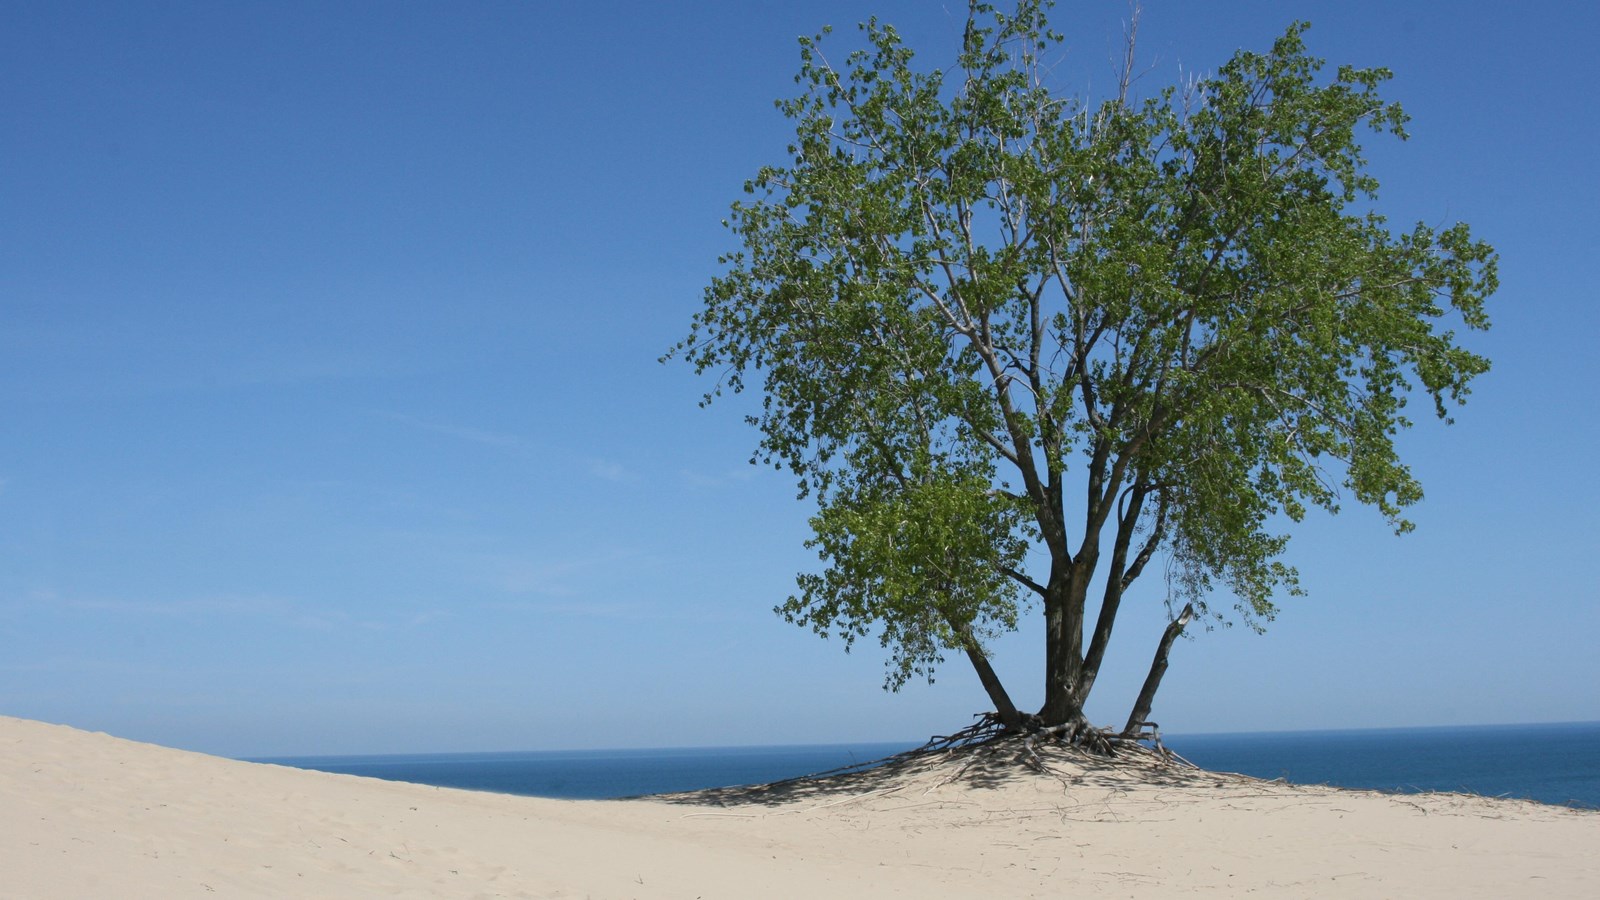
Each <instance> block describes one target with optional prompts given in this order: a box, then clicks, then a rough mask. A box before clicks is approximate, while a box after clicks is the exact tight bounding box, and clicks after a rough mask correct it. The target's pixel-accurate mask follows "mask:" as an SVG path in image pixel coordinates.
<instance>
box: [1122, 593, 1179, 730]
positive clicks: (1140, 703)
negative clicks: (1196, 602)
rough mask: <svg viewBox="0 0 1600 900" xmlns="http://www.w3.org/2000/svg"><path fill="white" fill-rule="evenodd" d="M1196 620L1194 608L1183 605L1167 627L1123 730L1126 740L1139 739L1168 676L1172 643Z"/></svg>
mask: <svg viewBox="0 0 1600 900" xmlns="http://www.w3.org/2000/svg"><path fill="white" fill-rule="evenodd" d="M1192 618H1194V606H1193V605H1191V604H1188V603H1185V604H1184V605H1183V612H1181V613H1179V614H1178V617H1177V618H1176V619H1173V620H1172V622H1171V623H1170V624H1168V625H1167V630H1166V631H1164V632H1162V634H1161V643H1160V644H1158V645H1157V646H1156V658H1155V659H1154V660H1152V661H1151V663H1150V674H1149V675H1147V676H1145V679H1144V687H1143V688H1140V689H1139V699H1138V700H1137V701H1135V702H1134V704H1133V712H1132V714H1130V715H1129V716H1128V724H1127V726H1126V727H1124V728H1123V729H1122V736H1123V737H1125V738H1132V737H1137V736H1138V734H1139V730H1140V729H1141V728H1143V727H1144V726H1145V724H1146V723H1147V722H1148V721H1149V717H1150V708H1151V706H1152V705H1153V704H1154V703H1155V702H1156V690H1157V689H1158V688H1160V687H1161V676H1163V675H1165V674H1167V654H1168V653H1170V652H1172V642H1173V641H1175V640H1177V639H1178V635H1180V634H1183V628H1184V626H1185V625H1188V624H1189V620H1190V619H1192Z"/></svg>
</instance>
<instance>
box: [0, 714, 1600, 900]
mask: <svg viewBox="0 0 1600 900" xmlns="http://www.w3.org/2000/svg"><path fill="white" fill-rule="evenodd" d="M1051 764H1052V767H1053V768H1054V769H1055V774H1053V775H1039V774H1034V773H1028V772H1022V771H1019V770H1018V769H1017V768H1016V767H1011V766H994V767H990V766H987V765H984V764H977V765H972V766H969V767H967V768H966V769H965V770H962V769H961V768H960V765H959V764H958V763H956V762H953V761H949V760H945V761H940V760H929V761H927V762H924V763H919V764H917V765H913V766H909V767H906V768H904V769H902V770H900V771H896V772H890V773H880V774H871V775H869V776H866V777H861V778H858V779H856V780H854V781H851V782H847V783H845V784H833V785H822V786H805V787H800V788H796V789H792V790H790V791H789V792H788V793H786V794H782V795H781V796H773V795H772V794H771V793H767V794H762V793H759V792H758V793H756V794H753V795H752V794H748V793H746V794H743V795H737V796H723V797H721V798H718V797H716V796H710V797H707V796H704V795H702V796H701V797H700V798H698V802H668V801H666V800H630V801H566V800H543V799H534V798H525V797H511V796H502V795H496V794H483V793H474V792H470V791H456V790H448V789H442V788H431V787H423V786H418V785H408V784H396V783H391V782H384V781H376V780H372V779H366V778H356V777H351V776H345V775H328V774H323V773H318V772H305V771H300V770H296V769H287V768H281V767H277V766H266V765H257V764H253V763H243V762H235V761H231V760H225V759H219V758H216V757H210V756H204V755H201V754H197V753H188V752H183V751H179V750H169V749H165V748H162V747H156V746H152V745H149V744H139V743H134V742H131V741H124V740H119V739H117V738H113V737H108V736H106V735H103V734H90V733H87V732H83V731H78V730H75V729H72V728H66V727H63V726H59V725H46V724H42V723H39V722H31V721H27V720H23V719H13V718H6V717H0V897H4V898H6V900H23V898H51V900H55V898H74V900H76V898H161V900H167V898H184V897H307V898H319V897H327V898H357V897H450V898H474V897H594V898H634V897H637V898H696V897H700V898H766V897H772V898H782V897H795V898H800V897H804V898H827V900H843V898H852V897H862V898H869V897H870V898H880V897H885V898H887V897H907V898H912V897H914V898H919V900H921V898H938V897H960V898H963V900H970V898H974V897H1007V898H1009V897H1046V896H1049V897H1065V896H1083V895H1085V894H1090V895H1094V896H1103V897H1176V896H1180V895H1181V896H1200V897H1234V896H1241V895H1245V894H1254V895H1258V896H1266V897H1313V896H1315V897H1452V898H1459V897H1523V896H1528V897H1584V898H1594V897H1600V814H1595V813H1585V812H1579V811H1572V810H1566V809H1560V808H1556V807H1549V806H1542V805H1539V804H1535V803H1528V802H1520V801H1504V800H1487V799H1479V798H1471V797H1462V796H1459V795H1444V794H1441V795H1428V796H1420V797H1417V796H1413V797H1391V796H1386V795H1381V794H1374V793H1367V792H1356V791H1341V790H1334V789H1327V788H1296V787H1288V786H1285V785H1281V784H1275V783H1267V782H1260V781H1254V780H1250V779H1246V778H1242V777H1240V776H1214V775H1210V774H1194V773H1189V774H1184V775H1181V776H1179V775H1175V774H1172V773H1168V774H1165V775H1163V774H1162V773H1159V772H1149V773H1144V774H1143V775H1141V774H1140V773H1138V772H1129V771H1127V770H1126V769H1125V768H1124V769H1110V768H1106V767H1101V766H1095V765H1089V766H1085V765H1084V764H1083V763H1082V762H1081V761H1076V760H1074V759H1073V758H1071V757H1068V756H1065V755H1059V756H1052V757H1051ZM735 801H737V802H735ZM723 804H729V805H723Z"/></svg>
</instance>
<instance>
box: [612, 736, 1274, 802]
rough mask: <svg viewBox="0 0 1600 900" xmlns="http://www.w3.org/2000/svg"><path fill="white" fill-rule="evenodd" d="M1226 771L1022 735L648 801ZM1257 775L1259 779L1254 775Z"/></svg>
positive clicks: (1066, 782)
mask: <svg viewBox="0 0 1600 900" xmlns="http://www.w3.org/2000/svg"><path fill="white" fill-rule="evenodd" d="M1241 777H1243V776H1234V775H1221V774H1219V773H1215V772H1208V771H1206V770H1204V769H1199V768H1195V767H1193V766H1192V765H1190V764H1188V763H1185V762H1183V761H1181V760H1177V759H1174V758H1172V757H1168V756H1163V755H1162V754H1160V753H1158V752H1156V751H1154V750H1151V749H1149V748H1146V747H1143V746H1139V747H1124V748H1122V749H1121V750H1120V751H1119V752H1118V753H1117V754H1116V755H1114V756H1104V755H1100V754H1095V753H1091V752H1088V751H1086V750H1083V749H1081V748H1078V747H1071V746H1065V745H1061V744H1057V743H1053V742H1050V743H1039V744H1037V745H1030V744H1029V743H1027V741H1026V740H1025V739H1024V738H1022V737H1018V736H1007V737H1001V738H995V739H991V740H987V741H983V742H980V743H974V744H967V745H964V746H958V747H940V748H931V749H930V748H926V747H924V748H919V749H917V750H910V751H907V752H905V753H899V754H896V755H894V756H890V757H886V758H884V759H881V760H872V761H868V762H864V763H861V764H859V765H855V766H850V767H847V768H845V769H836V770H832V771H829V772H821V773H817V774H814V775H803V776H800V777H797V778H790V779H785V780H783V781H776V782H772V783H771V784H752V785H736V786H731V787H720V788H708V789H705V790H699V791H685V792H680V793H672V794H652V795H648V796H646V797H638V798H632V799H648V800H656V801H662V802H666V803H676V804H683V805H688V806H716V807H734V806H784V805H788V804H792V803H800V802H802V801H811V802H817V801H827V800H839V799H845V798H850V797H866V796H871V795H876V794H891V793H895V792H898V791H906V790H912V789H921V790H923V791H927V790H932V789H934V788H939V787H944V786H954V787H957V788H964V789H968V790H974V791H993V790H998V789H1000V788H1004V787H1009V786H1013V785H1017V784H1023V783H1037V782H1038V780H1040V779H1049V780H1052V781H1056V782H1058V783H1059V784H1060V785H1061V787H1062V789H1063V790H1065V791H1071V790H1072V789H1073V788H1083V789H1091V790H1126V789H1128V788H1129V787H1131V786H1135V785H1142V786H1156V787H1188V788H1195V787H1213V786H1221V785H1222V784H1223V783H1224V782H1223V779H1228V780H1232V779H1236V778H1241ZM1252 780H1253V779H1252Z"/></svg>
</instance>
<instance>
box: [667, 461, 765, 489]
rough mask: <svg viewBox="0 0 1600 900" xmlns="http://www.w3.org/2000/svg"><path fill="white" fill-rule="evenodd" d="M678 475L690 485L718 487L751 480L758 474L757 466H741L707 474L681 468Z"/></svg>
mask: <svg viewBox="0 0 1600 900" xmlns="http://www.w3.org/2000/svg"><path fill="white" fill-rule="evenodd" d="M678 476H679V477H680V478H682V479H683V480H684V483H685V484H688V485H689V486H690V487H696V488H716V487H726V486H727V485H730V484H738V483H740V482H744V481H749V480H750V479H752V478H754V477H755V476H756V469H755V466H740V467H739V468H737V469H728V470H726V471H724V472H722V473H721V474H717V475H707V474H705V473H704V472H691V471H690V470H688V469H680V470H679V471H678Z"/></svg>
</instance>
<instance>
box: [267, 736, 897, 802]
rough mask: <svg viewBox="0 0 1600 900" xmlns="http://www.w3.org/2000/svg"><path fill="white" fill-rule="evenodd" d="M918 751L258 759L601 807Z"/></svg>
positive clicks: (815, 748) (846, 748)
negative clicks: (616, 800)
mask: <svg viewBox="0 0 1600 900" xmlns="http://www.w3.org/2000/svg"><path fill="white" fill-rule="evenodd" d="M915 746H918V745H917V744H912V743H887V744H813V745H805V746H789V747H690V748H673V749H666V750H561V751H554V750H544V751H530V752H521V753H434V754H407V755H391V756H296V757H277V758H270V759H257V760H254V762H269V763H277V764H279V765H284V766H294V767H296V768H301V769H316V770H318V771H322V772H338V773H340V774H344V775H365V776H368V777H370V778H386V779H389V780H391V781H411V782H415V783H417V784H431V785H437V786H439V787H454V788H467V789H469V790H475V791H494V792H496V793H501V794H522V795H525V796H530V797H567V798H574V799H602V798H609V797H636V796H639V795H641V794H665V793H670V792H673V791H695V790H700V789H701V788H711V787H729V786H732V785H738V784H766V783H768V782H772V781H781V780H783V779H785V778H794V777H796V776H799V775H807V774H811V773H813V772H825V771H829V770H832V769H837V768H840V767H843V766H854V765H858V764H860V763H865V762H871V761H873V760H878V759H882V758H883V757H885V756H889V755H890V754H893V753H899V752H900V751H902V750H909V749H910V748H912V747H915Z"/></svg>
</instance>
